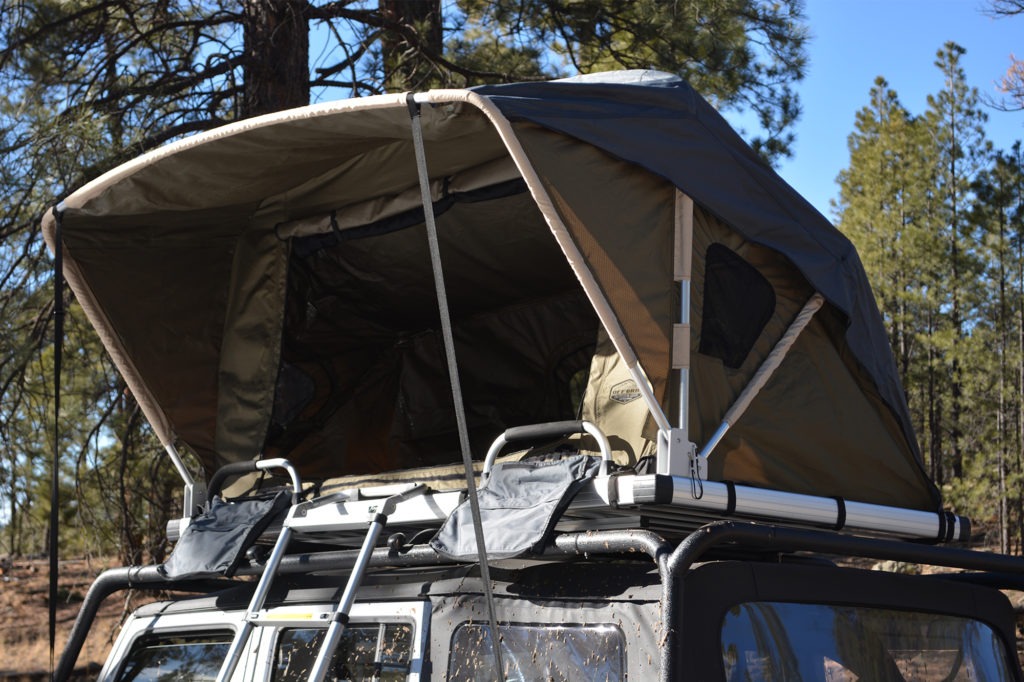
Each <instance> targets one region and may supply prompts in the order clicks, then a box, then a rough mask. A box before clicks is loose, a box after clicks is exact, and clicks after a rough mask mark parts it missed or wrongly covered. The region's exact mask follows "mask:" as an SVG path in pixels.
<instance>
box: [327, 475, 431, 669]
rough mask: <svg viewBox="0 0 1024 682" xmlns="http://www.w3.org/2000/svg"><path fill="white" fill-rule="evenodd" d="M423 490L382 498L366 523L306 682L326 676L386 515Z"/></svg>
mask: <svg viewBox="0 0 1024 682" xmlns="http://www.w3.org/2000/svg"><path fill="white" fill-rule="evenodd" d="M426 490H427V487H426V486H425V485H423V484H422V483H413V484H410V485H409V486H407V487H406V488H405V490H402V491H401V492H399V493H397V494H395V495H392V496H390V497H388V498H386V499H385V500H384V502H383V503H382V504H381V505H380V507H379V508H378V509H377V510H376V511H375V512H374V514H373V518H372V519H371V520H370V527H369V528H368V529H367V531H366V537H364V538H363V544H362V547H360V549H359V555H358V556H357V557H356V563H355V566H353V567H352V572H351V573H350V574H349V576H348V581H347V582H346V583H345V590H344V592H342V594H341V599H339V600H338V605H337V607H336V608H335V609H334V613H333V614H332V615H331V624H330V625H329V626H328V628H327V634H326V635H325V636H324V641H323V642H322V643H321V644H320V650H319V651H318V652H317V656H316V662H315V663H314V664H313V669H312V671H310V673H309V682H323V680H324V678H325V677H326V675H327V669H328V668H329V667H330V663H331V656H332V655H333V654H334V649H335V647H337V646H338V642H340V641H341V636H342V634H344V632H345V628H346V627H348V618H349V612H350V611H351V610H352V604H353V603H354V602H355V598H356V590H358V589H359V586H360V585H361V584H362V582H363V574H364V573H365V572H366V568H367V567H368V566H369V565H370V557H371V556H372V555H373V549H374V547H376V546H377V540H378V538H379V537H380V534H381V532H382V531H383V530H384V527H385V526H386V525H387V523H388V516H390V515H391V514H392V513H394V511H395V507H396V506H398V504H399V503H400V502H403V501H404V500H407V499H409V498H410V497H415V496H417V495H422V494H423V493H424V492H426Z"/></svg>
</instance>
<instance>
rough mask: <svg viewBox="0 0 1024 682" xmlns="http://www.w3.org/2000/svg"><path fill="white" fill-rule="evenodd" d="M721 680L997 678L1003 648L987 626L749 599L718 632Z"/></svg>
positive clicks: (1005, 666)
mask: <svg viewBox="0 0 1024 682" xmlns="http://www.w3.org/2000/svg"><path fill="white" fill-rule="evenodd" d="M721 643H722V664H723V666H724V667H725V679H726V680H730V681H731V680H745V681H750V682H757V681H761V680H763V681H768V680H800V681H803V682H812V681H815V682H854V681H855V680H865V681H866V680H872V681H880V682H890V681H891V682H902V681H906V682H932V681H935V682H939V681H942V682H955V681H957V680H972V681H990V682H999V681H1002V680H1012V679H1014V678H1013V674H1012V672H1011V666H1010V663H1009V660H1008V658H1007V651H1006V646H1005V644H1004V643H1003V642H1002V640H1001V639H1000V638H999V637H998V635H997V634H996V633H995V631H994V630H993V629H992V628H990V627H989V626H988V625H986V624H985V623H982V622H980V621H977V620H972V619H969V618H961V617H957V616H950V615H944V614H932V613H919V612H912V611H897V610H892V609H879V608H865V607H859V606H829V605H825V604H793V603H783V602H748V603H744V604H740V605H738V606H735V607H733V608H732V609H730V611H729V612H728V614H727V615H726V617H725V622H724V623H723V625H722V632H721Z"/></svg>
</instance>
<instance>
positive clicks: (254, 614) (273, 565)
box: [210, 459, 302, 682]
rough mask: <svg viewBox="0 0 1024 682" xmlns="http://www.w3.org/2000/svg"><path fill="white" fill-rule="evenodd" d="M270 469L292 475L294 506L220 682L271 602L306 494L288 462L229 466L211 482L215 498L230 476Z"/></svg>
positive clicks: (227, 676)
mask: <svg viewBox="0 0 1024 682" xmlns="http://www.w3.org/2000/svg"><path fill="white" fill-rule="evenodd" d="M267 469H284V470H285V471H287V472H288V476H289V477H290V478H291V481H292V504H291V507H289V509H288V515H287V516H286V517H285V519H284V522H283V523H282V525H281V532H280V534H279V535H278V536H277V541H276V542H275V543H274V549H273V551H271V553H270V558H269V559H267V563H266V565H265V566H264V568H263V575H261V576H260V580H259V582H258V583H257V584H256V591H255V592H253V595H252V599H251V600H250V601H249V606H248V608H247V609H246V612H245V620H244V622H243V623H242V627H241V629H240V630H239V631H238V632H237V633H236V634H235V637H234V639H233V640H232V641H231V648H229V649H228V654H227V657H226V658H225V659H224V663H223V664H222V665H221V668H220V673H218V675H217V682H227V680H229V679H231V676H232V675H233V674H234V673H235V668H237V667H238V662H239V660H241V658H242V652H243V651H244V650H245V645H246V644H247V643H248V641H249V637H250V635H251V634H252V631H253V628H254V627H255V622H256V619H257V618H258V617H259V611H260V610H261V609H262V608H263V604H264V602H265V601H266V600H267V594H269V593H270V586H271V584H272V583H273V582H274V574H275V573H277V568H278V566H279V565H280V564H281V558H282V557H283V556H284V553H285V550H286V549H287V548H288V542H289V540H290V539H291V533H292V529H291V528H290V527H289V525H288V522H289V520H290V519H291V518H292V516H293V515H294V514H295V510H296V509H298V506H299V499H300V496H301V494H302V479H301V478H299V473H298V472H297V471H296V470H295V468H294V467H293V466H292V464H291V462H289V461H288V460H286V459H265V460H259V461H255V462H251V461H250V462H238V463H236V464H229V465H227V466H225V467H221V468H220V469H218V470H217V471H216V473H214V475H213V476H212V477H211V479H210V494H211V495H212V494H213V493H214V492H215V491H217V490H219V488H220V486H219V483H220V482H222V481H223V479H224V478H226V477H227V476H231V475H237V474H244V473H250V472H254V471H266V470H267Z"/></svg>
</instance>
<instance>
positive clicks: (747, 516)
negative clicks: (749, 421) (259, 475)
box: [171, 422, 971, 547]
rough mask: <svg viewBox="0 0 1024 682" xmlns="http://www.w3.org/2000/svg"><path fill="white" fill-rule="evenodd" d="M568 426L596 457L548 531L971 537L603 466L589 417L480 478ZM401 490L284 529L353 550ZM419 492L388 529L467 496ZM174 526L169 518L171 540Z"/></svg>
mask: <svg viewBox="0 0 1024 682" xmlns="http://www.w3.org/2000/svg"><path fill="white" fill-rule="evenodd" d="M572 432H585V433H588V434H591V435H594V434H597V436H595V437H596V438H597V441H598V443H599V444H600V447H601V451H602V463H601V469H600V471H599V472H598V474H597V475H596V476H594V477H593V478H590V479H589V480H588V481H586V482H585V484H584V485H583V486H582V488H581V489H580V491H579V492H578V493H577V494H576V496H575V497H574V498H573V499H572V501H571V502H570V504H569V505H568V507H567V509H566V510H565V511H564V513H562V515H561V516H560V518H559V519H558V522H557V525H556V526H555V530H557V531H559V532H577V531H596V530H628V529H650V530H656V531H658V532H660V533H663V534H664V535H666V536H669V537H682V536H684V535H686V534H688V533H689V532H691V531H693V530H694V529H696V528H698V527H700V526H702V525H704V524H706V523H708V522H712V521H716V520H722V519H727V518H734V519H738V520H753V521H763V522H771V523H774V524H779V525H783V526H792V527H805V528H807V527H809V528H825V529H831V530H836V531H845V532H847V533H850V534H866V535H882V536H890V537H896V538H902V539H909V540H918V541H928V542H936V543H948V542H966V541H968V540H969V538H970V532H971V523H970V520H969V519H968V518H966V517H963V516H959V515H956V514H953V513H951V512H946V511H938V512H926V511H920V510H915V509H903V508H898V507H889V506H882V505H876V504H868V503H864V502H857V501H853V500H844V499H842V498H833V497H825V496H815V495H806V494H800V493H790V492H784V491H778V490H768V489H764V488H756V487H752V486H746V485H740V484H735V483H732V482H728V481H722V482H719V481H710V480H701V479H698V478H690V477H686V476H678V475H667V474H640V473H635V472H633V471H629V470H627V471H610V460H611V455H610V448H609V447H608V443H607V439H606V438H605V437H604V435H603V434H601V432H600V430H599V429H597V427H596V426H594V425H593V424H591V423H589V422H557V423H554V424H541V425H535V426H530V427H518V428H516V429H509V430H508V431H506V432H505V433H503V434H502V435H501V436H499V437H498V439H497V440H496V441H495V443H494V445H493V446H492V447H491V449H490V451H489V453H488V456H487V458H486V461H485V463H484V471H483V475H482V477H481V478H482V480H483V481H484V485H486V481H487V479H488V477H489V476H490V474H491V470H492V467H493V463H494V461H495V458H496V456H497V454H498V452H499V451H500V449H501V447H502V446H503V445H505V444H506V443H508V442H511V441H515V440H524V439H530V438H535V437H537V436H551V435H552V434H563V433H572ZM602 441H603V442H602ZM524 461H525V460H524ZM408 490H409V484H407V483H405V484H396V485H385V486H374V487H354V488H350V489H342V490H337V491H333V492H331V493H330V494H327V495H324V496H321V497H317V498H313V499H311V500H307V501H303V502H298V503H297V504H296V505H295V507H294V509H293V510H292V511H291V512H290V513H289V517H288V521H287V527H288V531H289V533H291V534H293V537H294V538H295V539H296V540H301V541H304V542H313V543H324V544H329V545H335V546H340V547H352V546H359V545H360V544H361V543H362V542H363V539H364V538H365V536H366V533H367V524H368V523H369V522H370V521H371V520H372V518H373V517H374V515H375V514H377V513H378V512H379V510H380V509H381V508H382V506H383V505H384V504H385V501H386V500H387V499H389V498H391V497H393V496H395V495H405V494H406V493H407V491H408ZM419 492H421V493H422V494H417V495H416V496H413V497H411V498H409V499H404V501H403V502H402V504H400V505H397V506H396V507H395V508H394V509H392V510H391V513H390V514H389V517H388V528H389V529H391V530H392V531H395V532H403V533H417V532H421V531H427V530H430V529H436V528H438V527H439V526H441V524H442V523H444V521H445V520H446V519H447V518H448V517H449V516H450V515H451V514H452V513H453V512H454V511H455V509H456V508H457V507H458V506H459V505H460V504H461V503H462V502H463V501H464V499H465V492H464V491H462V490H447V491H435V490H431V489H429V488H427V487H426V486H423V488H422V490H420V491H419ZM188 522H189V520H188V519H181V520H180V521H179V522H178V524H177V529H181V530H183V529H184V527H185V526H187V524H188ZM175 530H176V528H175V524H173V523H172V525H171V534H172V536H173V535H175V533H174V531H175ZM280 533H281V524H277V525H276V526H271V528H270V529H269V530H268V531H266V533H265V534H264V536H263V537H262V538H261V542H262V543H264V544H266V543H268V542H274V541H276V540H277V539H278V536H279V534H280ZM172 539H175V538H173V537H172Z"/></svg>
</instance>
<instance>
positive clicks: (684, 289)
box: [672, 190, 693, 441]
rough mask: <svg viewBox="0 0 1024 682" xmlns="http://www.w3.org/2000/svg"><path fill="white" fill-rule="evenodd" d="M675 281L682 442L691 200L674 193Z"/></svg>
mask: <svg viewBox="0 0 1024 682" xmlns="http://www.w3.org/2000/svg"><path fill="white" fill-rule="evenodd" d="M675 227H676V229H675V259H674V260H675V263H674V270H675V281H676V282H678V283H679V300H680V310H679V324H676V325H674V326H673V330H672V368H673V369H676V370H679V422H678V428H679V429H681V430H682V432H683V439H684V441H689V433H690V432H689V428H690V419H689V416H690V279H691V273H692V272H693V199H691V198H690V197H689V196H687V195H686V194H684V193H682V192H680V191H678V190H676V204H675Z"/></svg>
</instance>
